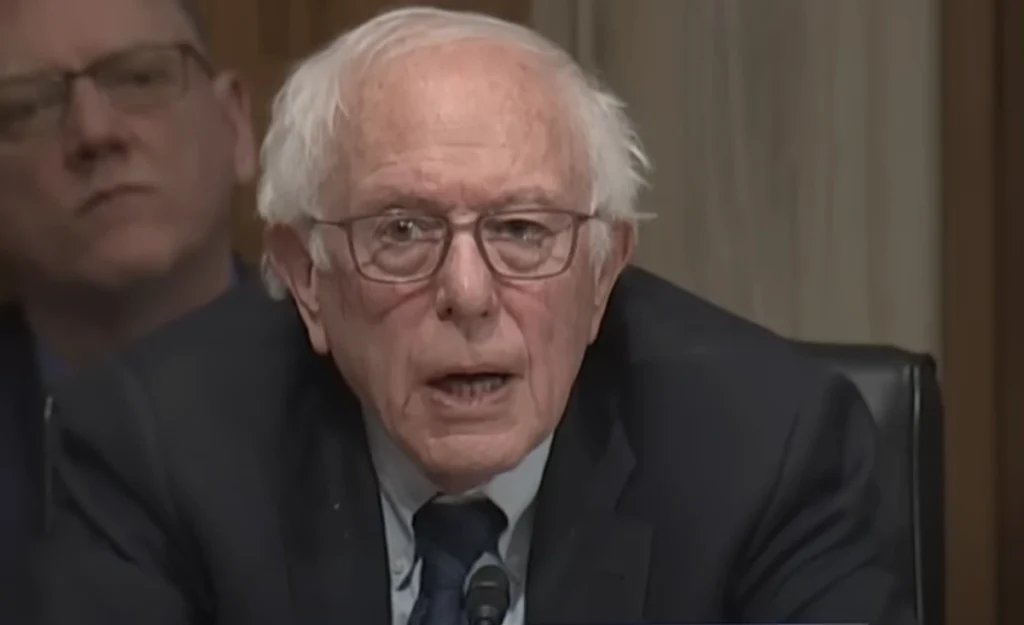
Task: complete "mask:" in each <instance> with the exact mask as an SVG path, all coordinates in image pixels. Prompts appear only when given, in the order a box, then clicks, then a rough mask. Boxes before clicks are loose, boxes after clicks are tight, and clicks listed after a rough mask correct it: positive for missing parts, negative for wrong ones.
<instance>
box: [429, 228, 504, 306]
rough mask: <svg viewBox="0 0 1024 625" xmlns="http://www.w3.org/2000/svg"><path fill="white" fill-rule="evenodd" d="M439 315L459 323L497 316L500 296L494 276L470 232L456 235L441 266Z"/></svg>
mask: <svg viewBox="0 0 1024 625" xmlns="http://www.w3.org/2000/svg"><path fill="white" fill-rule="evenodd" d="M438 279H439V289H438V301H437V307H438V315H439V316H440V317H441V318H442V319H444V320H446V321H452V322H454V323H456V324H466V323H470V324H475V323H476V322H478V321H480V320H485V319H488V318H493V317H495V316H496V315H495V313H496V311H497V308H498V295H497V293H496V292H495V284H494V276H493V275H492V273H491V270H490V268H489V267H488V266H487V262H486V261H485V260H484V258H483V256H482V255H481V250H480V249H479V248H478V247H477V244H476V241H475V240H474V239H473V237H472V236H471V235H470V234H469V233H460V234H456V235H455V237H454V238H453V239H452V244H451V248H450V249H449V250H448V258H447V259H445V263H444V265H443V266H442V267H441V270H440V275H439V276H438Z"/></svg>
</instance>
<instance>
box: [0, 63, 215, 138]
mask: <svg viewBox="0 0 1024 625" xmlns="http://www.w3.org/2000/svg"><path fill="white" fill-rule="evenodd" d="M189 59H193V60H195V61H196V62H197V63H198V64H199V66H200V68H201V69H202V70H203V72H204V73H205V74H207V75H208V76H210V75H212V74H213V68H212V66H211V65H210V62H209V61H208V60H206V57H204V56H203V55H202V54H201V53H200V52H199V51H198V50H196V49H195V48H194V47H193V46H191V45H189V44H186V43H180V44H170V45H148V46H140V47H136V48H131V49H129V50H125V51H122V52H118V53H115V54H112V55H110V56H107V57H104V58H102V59H100V60H98V61H96V62H95V63H93V64H91V65H90V66H88V67H86V68H85V69H83V70H81V71H77V72H69V71H52V72H41V73H38V74H33V75H27V76H19V77H15V78H8V79H2V80H0V141H11V142H13V141H18V140H22V139H27V138H29V137H35V136H39V135H42V134H45V133H47V132H50V131H51V130H53V129H55V128H57V127H58V126H59V125H60V124H61V122H62V121H63V120H64V118H65V116H66V114H67V110H68V107H69V106H70V104H71V97H72V93H73V88H74V83H75V81H77V80H78V79H79V78H83V77H85V78H89V79H90V80H91V81H92V82H93V83H94V84H95V85H96V87H97V88H98V89H99V90H100V91H101V92H102V93H103V94H104V95H105V96H106V98H107V99H108V101H109V102H110V104H111V105H112V106H113V107H114V108H116V109H118V110H119V111H122V112H124V113H144V112H148V111H152V110H155V109H158V108H161V107H164V106H167V105H169V104H171V103H172V102H174V101H175V100H177V99H178V98H180V97H181V96H182V95H184V94H185V92H186V91H187V90H188V71H187V69H188V61H189Z"/></svg>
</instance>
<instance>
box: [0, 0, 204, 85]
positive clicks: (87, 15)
mask: <svg viewBox="0 0 1024 625" xmlns="http://www.w3.org/2000/svg"><path fill="white" fill-rule="evenodd" d="M193 38H194V35H193V34H192V30H191V28H190V27H189V24H188V20H187V18H186V17H185V16H184V15H183V13H182V11H181V10H180V8H179V7H178V5H177V2H176V1H175V0H0V74H11V73H20V72H25V71H33V70H36V69H41V68H46V67H53V66H57V67H69V66H70V67H77V66H81V65H84V64H87V63H89V62H90V61H92V60H94V59H96V58H98V57H102V56H104V55H105V54H109V53H111V52H114V51H117V50H121V49H124V48H127V47H131V46H133V45H138V44H144V43H158V42H170V41H181V40H192V39H193Z"/></svg>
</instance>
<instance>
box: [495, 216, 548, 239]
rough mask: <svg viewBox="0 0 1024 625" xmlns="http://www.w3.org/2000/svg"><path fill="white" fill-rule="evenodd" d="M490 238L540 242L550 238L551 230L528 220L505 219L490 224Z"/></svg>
mask: <svg viewBox="0 0 1024 625" xmlns="http://www.w3.org/2000/svg"><path fill="white" fill-rule="evenodd" d="M488 230H489V234H490V235H491V236H492V237H498V238H502V239H508V240H513V241H525V242H532V241H540V240H543V239H545V238H547V237H549V236H551V230H550V229H549V228H548V227H547V226H545V225H544V224H542V223H538V222H536V221H530V220H529V219H506V220H501V221H497V222H495V223H492V224H490V227H489V228H488Z"/></svg>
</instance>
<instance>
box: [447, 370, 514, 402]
mask: <svg viewBox="0 0 1024 625" xmlns="http://www.w3.org/2000/svg"><path fill="white" fill-rule="evenodd" d="M513 379H514V377H513V376H512V375H511V374H509V373H502V372H497V371H495V372H480V373H451V374H447V375H443V376H440V377H437V378H433V379H432V380H430V382H429V383H428V384H429V386H430V388H432V389H434V390H435V391H438V392H440V393H442V394H444V395H446V396H447V397H450V398H452V399H455V400H458V401H460V402H466V401H477V400H481V399H486V398H488V397H489V396H491V395H493V394H495V393H497V392H499V391H502V390H504V389H505V388H506V387H508V386H509V383H510V382H511V381H512V380H513Z"/></svg>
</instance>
